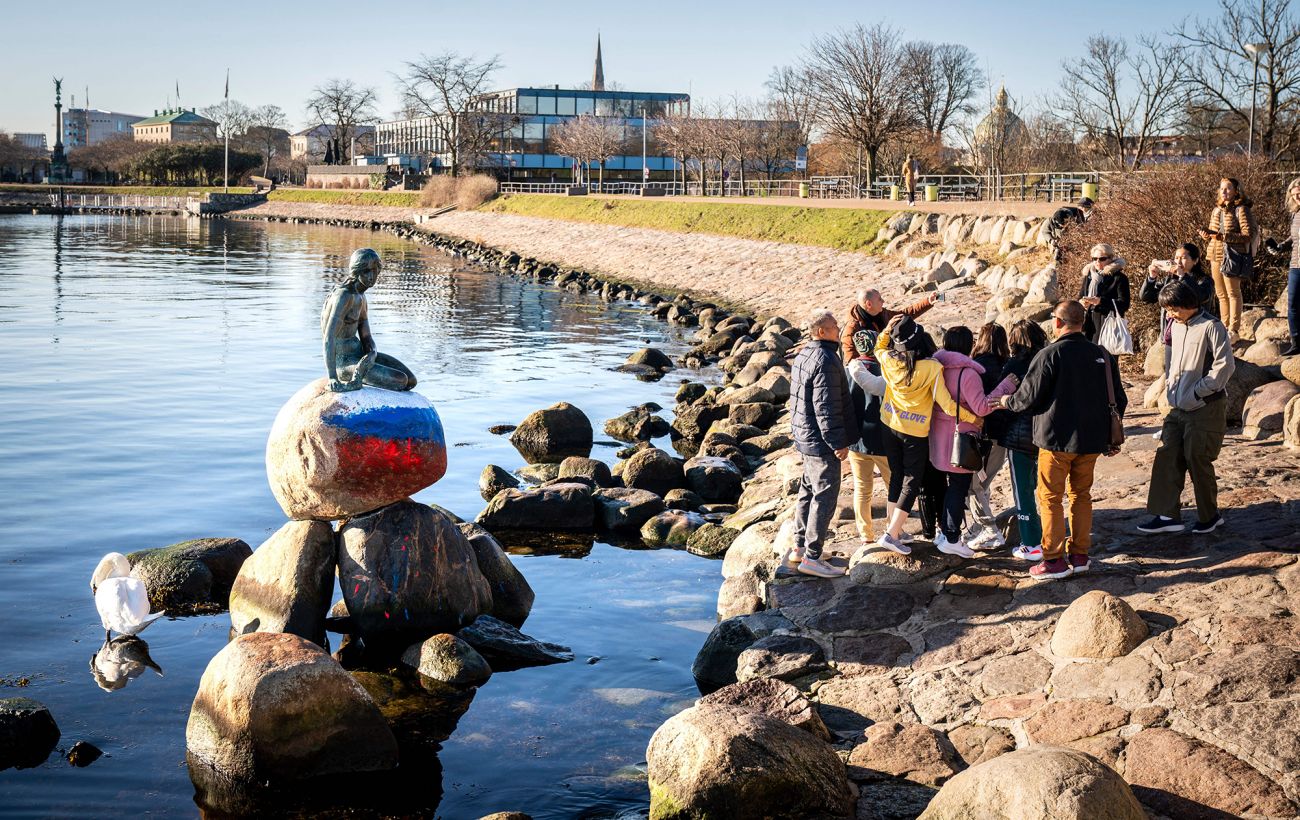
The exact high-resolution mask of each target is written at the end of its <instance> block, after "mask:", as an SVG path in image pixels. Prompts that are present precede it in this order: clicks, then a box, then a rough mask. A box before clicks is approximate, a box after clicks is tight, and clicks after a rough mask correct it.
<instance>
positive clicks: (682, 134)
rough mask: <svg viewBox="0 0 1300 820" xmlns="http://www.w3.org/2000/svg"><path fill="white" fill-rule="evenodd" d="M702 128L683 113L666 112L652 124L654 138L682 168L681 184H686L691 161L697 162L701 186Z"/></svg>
mask: <svg viewBox="0 0 1300 820" xmlns="http://www.w3.org/2000/svg"><path fill="white" fill-rule="evenodd" d="M701 134H702V129H701V128H700V125H699V122H698V121H697V120H696V119H695V118H693V117H688V116H686V115H684V114H667V115H664V116H662V117H659V118H658V119H657V120H656V121H655V124H654V140H655V142H656V143H658V144H659V145H661V146H663V148H664V150H666V151H667V152H668V153H669V154H670V155H671V156H672V157H673V159H674V160H676V161H677V163H678V164H679V165H680V166H681V169H682V185H683V186H684V185H685V184H686V172H687V169H688V167H690V165H691V163H692V162H699V163H700V165H699V166H698V167H699V170H700V177H701V178H700V184H701V188H703V184H704V179H703V173H704V171H703V164H702V157H703V148H702V142H703V140H702V137H701Z"/></svg>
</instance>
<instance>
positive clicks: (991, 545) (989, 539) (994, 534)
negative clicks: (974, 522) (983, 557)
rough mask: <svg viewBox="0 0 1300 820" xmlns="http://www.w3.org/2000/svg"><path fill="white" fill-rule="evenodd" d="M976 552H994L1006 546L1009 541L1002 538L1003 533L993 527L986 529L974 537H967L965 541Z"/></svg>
mask: <svg viewBox="0 0 1300 820" xmlns="http://www.w3.org/2000/svg"><path fill="white" fill-rule="evenodd" d="M963 540H964V541H965V542H966V543H967V544H969V545H970V548H971V549H975V550H993V549H1000V548H1002V547H1004V546H1006V544H1007V541H1006V539H1005V538H1003V537H1002V533H1000V532H998V531H997V530H995V529H993V528H991V527H985V528H983V529H980V530H979V531H978V532H976V533H975V535H974V536H971V535H967V536H965V538H964V539H963Z"/></svg>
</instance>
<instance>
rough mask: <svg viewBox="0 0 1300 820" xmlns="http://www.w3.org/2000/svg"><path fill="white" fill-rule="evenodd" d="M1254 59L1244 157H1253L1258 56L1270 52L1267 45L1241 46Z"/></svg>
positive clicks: (1252, 44)
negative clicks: (1248, 128) (1248, 125)
mask: <svg viewBox="0 0 1300 820" xmlns="http://www.w3.org/2000/svg"><path fill="white" fill-rule="evenodd" d="M1243 47H1244V48H1245V49H1246V51H1247V52H1248V53H1249V54H1250V55H1251V57H1252V58H1254V69H1253V74H1252V75H1251V81H1250V133H1249V134H1248V135H1247V136H1246V156H1247V157H1253V156H1254V155H1255V100H1256V98H1257V96H1258V91H1259V55H1260V54H1268V53H1271V52H1272V47H1270V46H1269V44H1268V43H1246V44H1245V45H1244V46H1243Z"/></svg>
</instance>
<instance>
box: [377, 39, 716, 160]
mask: <svg viewBox="0 0 1300 820" xmlns="http://www.w3.org/2000/svg"><path fill="white" fill-rule="evenodd" d="M690 107H691V98H690V95H689V94H681V93H664V92H646V91H608V90H605V72H604V65H603V59H602V55H601V49H600V41H599V39H598V40H597V43H596V63H595V68H594V71H593V72H592V82H591V87H590V88H585V89H576V88H560V87H559V86H558V85H556V86H551V87H549V88H510V89H506V90H502V91H493V92H490V93H487V94H482V95H480V96H478V97H477V98H475V99H474V101H473V104H472V110H471V112H470V113H469V114H467V115H465V116H466V117H469V118H471V119H470V121H469V122H466V121H465V120H464V119H462V122H461V126H460V127H469V128H476V129H478V128H485V129H488V130H490V131H491V135H490V137H489V139H488V146H487V150H486V152H485V153H484V154H483V155H482V156H481V158H480V160H479V162H480V165H481V166H484V167H485V168H486V169H488V170H491V171H493V172H496V173H498V174H500V175H501V176H503V177H505V176H509V177H511V178H514V179H516V180H519V179H530V178H531V179H538V178H541V179H548V178H550V177H551V176H552V175H554V176H555V177H556V178H557V179H568V178H569V175H570V173H571V171H572V165H573V160H572V158H570V157H566V156H563V155H561V154H559V153H558V152H557V151H556V150H555V147H554V145H553V144H552V142H551V139H550V135H551V133H552V132H553V130H554V129H555V128H556V127H557V126H559V125H561V124H562V123H565V122H567V121H569V120H571V119H573V118H574V117H577V116H579V115H581V114H593V115H595V116H597V117H608V118H611V119H613V120H616V121H617V123H618V125H619V127H620V128H621V129H622V132H623V136H624V142H625V144H626V145H627V149H626V151H627V152H626V154H624V155H620V156H614V157H611V158H610V159H609V161H608V162H607V163H606V164H605V176H606V179H620V178H631V179H640V177H641V168H642V165H641V146H642V137H643V134H642V131H643V128H644V129H646V133H645V138H646V152H647V156H646V167H648V168H649V169H650V172H651V173H652V174H655V173H656V172H659V173H666V172H671V171H673V170H675V169H676V168H677V167H678V166H677V163H676V161H675V160H674V159H673V158H672V157H671V156H666V155H664V154H663V152H662V150H661V149H660V148H659V147H658V146H657V145H656V144H655V141H654V134H653V125H654V121H655V120H656V119H659V118H662V117H665V116H676V115H681V116H685V115H688V114H690ZM453 130H454V129H453V123H452V121H451V118H449V117H420V118H416V119H407V120H394V121H391V122H381V123H379V124H378V125H377V126H376V127H375V153H376V154H378V155H380V156H382V157H384V158H385V160H386V161H387V163H388V164H389V165H396V166H401V167H403V168H407V169H410V170H414V171H427V170H434V171H436V170H439V169H441V168H446V167H447V166H449V165H450V163H451V151H450V147H449V146H448V145H447V141H448V136H449V135H450V134H452V133H453Z"/></svg>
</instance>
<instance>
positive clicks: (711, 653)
mask: <svg viewBox="0 0 1300 820" xmlns="http://www.w3.org/2000/svg"><path fill="white" fill-rule="evenodd" d="M724 570H725V567H724ZM792 629H794V624H793V623H791V622H790V621H789V620H788V619H787V618H785V616H783V615H781V613H780V612H755V613H754V614H752V615H738V616H736V617H734V618H728V619H726V620H725V621H720V622H719V623H718V624H717V625H716V626H714V627H713V630H712V631H711V632H710V633H709V637H707V638H705V640H704V645H703V646H701V647H700V651H699V652H698V653H696V655H695V661H694V662H693V663H692V664H691V674H692V675H693V676H694V677H695V684H696V686H698V687H699V689H700V691H701V692H703V693H704V694H706V695H707V694H709V693H710V692H713V691H715V690H717V689H721V688H722V687H724V686H727V685H728V684H732V683H736V682H737V680H736V667H737V665H738V664H739V662H740V655H741V653H742V652H744V651H745V650H746V649H748V648H749V647H751V646H753V645H754V644H755V643H757V642H758V641H759V640H760V639H761V638H765V637H767V636H768V635H772V634H774V633H776V632H784V631H788V630H792Z"/></svg>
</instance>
